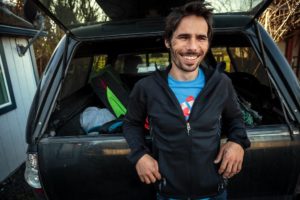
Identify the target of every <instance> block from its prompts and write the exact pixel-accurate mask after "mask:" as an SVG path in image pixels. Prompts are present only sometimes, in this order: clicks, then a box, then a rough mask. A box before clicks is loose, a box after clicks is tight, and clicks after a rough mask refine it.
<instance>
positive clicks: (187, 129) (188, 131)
mask: <svg viewBox="0 0 300 200" xmlns="http://www.w3.org/2000/svg"><path fill="white" fill-rule="evenodd" d="M186 131H187V135H188V136H190V131H191V125H190V122H186Z"/></svg>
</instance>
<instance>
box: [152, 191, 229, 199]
mask: <svg viewBox="0 0 300 200" xmlns="http://www.w3.org/2000/svg"><path fill="white" fill-rule="evenodd" d="M156 196H157V198H156V200H180V199H174V198H166V197H162V196H160V195H159V194H157V195H156ZM193 200H227V190H225V191H224V192H222V193H221V194H219V195H217V196H214V197H209V198H202V199H193Z"/></svg>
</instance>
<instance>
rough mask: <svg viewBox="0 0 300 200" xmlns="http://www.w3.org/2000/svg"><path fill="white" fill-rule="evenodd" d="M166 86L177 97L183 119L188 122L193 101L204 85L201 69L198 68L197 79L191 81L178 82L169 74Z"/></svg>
mask: <svg viewBox="0 0 300 200" xmlns="http://www.w3.org/2000/svg"><path fill="white" fill-rule="evenodd" d="M168 84H169V87H170V88H171V90H172V91H173V92H174V94H175V96H176V97H177V100H178V102H179V104H180V106H181V109H182V111H183V114H184V116H185V119H186V120H188V118H189V115H190V112H191V110H192V106H193V103H194V100H195V99H196V97H197V96H198V95H199V93H200V92H201V90H202V89H203V87H204V85H205V76H204V73H203V71H202V69H201V68H199V73H198V76H197V78H196V79H194V80H192V81H178V80H176V79H174V78H173V77H172V76H171V75H170V74H169V75H168Z"/></svg>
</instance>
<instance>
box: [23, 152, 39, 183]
mask: <svg viewBox="0 0 300 200" xmlns="http://www.w3.org/2000/svg"><path fill="white" fill-rule="evenodd" d="M24 177H25V180H26V182H27V183H28V184H29V185H30V186H31V187H33V188H36V189H38V188H41V183H40V179H39V171H38V160H37V154H35V153H34V154H31V153H29V154H27V160H26V169H25V173H24Z"/></svg>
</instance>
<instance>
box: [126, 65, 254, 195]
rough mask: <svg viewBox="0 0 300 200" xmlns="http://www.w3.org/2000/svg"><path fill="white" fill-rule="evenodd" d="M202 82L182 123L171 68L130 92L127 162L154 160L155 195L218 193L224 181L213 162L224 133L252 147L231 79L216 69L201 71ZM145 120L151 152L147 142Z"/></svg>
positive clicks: (231, 139) (155, 74) (127, 115)
mask: <svg viewBox="0 0 300 200" xmlns="http://www.w3.org/2000/svg"><path fill="white" fill-rule="evenodd" d="M202 69H203V71H204V74H205V80H206V84H205V86H204V88H203V90H202V91H201V92H200V94H199V95H198V96H197V97H196V99H195V101H194V104H193V107H192V110H191V113H190V116H189V119H188V121H186V119H185V117H184V115H183V112H182V109H181V107H180V104H179V102H178V100H177V98H176V96H175V94H174V93H173V92H172V90H171V89H170V87H169V86H168V83H167V76H168V73H169V70H170V68H168V69H167V70H165V71H156V72H155V73H154V74H153V75H151V76H148V77H146V78H144V79H142V80H140V81H139V82H138V83H137V84H136V85H135V87H134V89H133V90H132V92H131V94H130V98H129V104H128V107H127V114H126V116H125V122H124V126H123V132H124V135H125V138H126V140H127V142H128V144H129V147H130V148H131V153H130V155H129V160H130V161H131V162H132V163H134V164H136V162H137V161H138V160H139V159H140V158H141V157H142V156H143V155H144V154H146V153H148V154H152V156H153V157H154V158H155V159H156V160H157V161H158V164H159V171H160V173H161V175H162V177H163V178H162V180H161V181H160V182H159V183H158V192H159V193H160V194H161V195H162V196H165V197H173V198H181V199H182V198H183V199H184V198H201V197H206V196H211V195H217V194H218V193H220V192H222V191H223V189H224V180H223V178H222V177H221V175H219V174H218V172H217V171H218V167H219V166H216V165H215V164H214V162H213V161H214V159H215V158H216V156H217V154H218V151H219V148H220V139H221V124H222V132H224V134H226V135H227V138H228V140H229V141H232V142H236V143H238V144H240V145H241V146H242V147H243V148H244V149H245V148H247V147H249V146H250V141H249V139H248V137H247V134H246V131H245V127H244V123H243V120H242V114H241V111H240V107H239V104H238V102H237V96H236V94H235V91H234V89H233V86H232V83H231V80H230V79H229V78H228V77H227V75H226V74H224V73H221V72H219V70H218V68H217V67H216V68H215V69H208V68H204V67H203V68H202ZM147 116H148V120H149V124H150V134H151V136H152V141H153V142H152V145H153V148H152V152H151V153H150V150H149V149H148V148H147V146H146V144H145V135H144V122H145V119H146V117H147Z"/></svg>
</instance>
